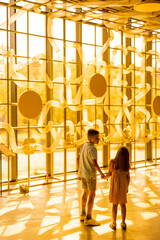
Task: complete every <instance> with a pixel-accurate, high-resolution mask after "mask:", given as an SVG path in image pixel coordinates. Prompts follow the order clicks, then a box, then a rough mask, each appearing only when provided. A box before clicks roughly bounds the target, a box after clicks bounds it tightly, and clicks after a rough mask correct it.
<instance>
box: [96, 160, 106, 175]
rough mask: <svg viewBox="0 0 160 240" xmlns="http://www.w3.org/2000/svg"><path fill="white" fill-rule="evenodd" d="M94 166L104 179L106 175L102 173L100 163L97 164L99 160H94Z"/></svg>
mask: <svg viewBox="0 0 160 240" xmlns="http://www.w3.org/2000/svg"><path fill="white" fill-rule="evenodd" d="M93 165H94V167H95V168H96V170H97V171H98V172H99V173H100V175H101V177H102V178H104V176H105V175H104V173H103V172H102V171H101V169H100V167H99V165H98V163H97V159H93Z"/></svg>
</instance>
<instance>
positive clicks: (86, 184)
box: [82, 178, 97, 191]
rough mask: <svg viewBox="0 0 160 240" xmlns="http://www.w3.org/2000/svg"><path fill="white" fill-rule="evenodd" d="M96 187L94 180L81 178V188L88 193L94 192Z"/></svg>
mask: <svg viewBox="0 0 160 240" xmlns="http://www.w3.org/2000/svg"><path fill="white" fill-rule="evenodd" d="M96 186H97V180H96V179H95V178H90V179H87V178H82V188H83V189H88V190H89V191H95V190H96Z"/></svg>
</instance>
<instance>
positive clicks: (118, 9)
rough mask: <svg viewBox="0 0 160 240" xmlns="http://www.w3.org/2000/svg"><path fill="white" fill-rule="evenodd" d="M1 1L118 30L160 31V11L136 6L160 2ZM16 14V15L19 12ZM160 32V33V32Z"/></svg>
mask: <svg viewBox="0 0 160 240" xmlns="http://www.w3.org/2000/svg"><path fill="white" fill-rule="evenodd" d="M6 1H7V0H4V2H3V0H2V1H1V2H0V5H8V6H9V7H11V8H17V9H19V11H21V10H25V11H34V12H36V13H39V14H46V15H48V16H49V17H50V18H64V19H67V20H72V21H76V22H83V23H91V24H98V25H100V26H106V27H108V28H111V29H114V30H116V31H118V30H121V31H123V32H125V33H129V34H134V35H136V34H137V35H149V34H150V32H153V33H154V34H157V33H158V32H160V11H155V12H138V11H135V10H134V7H135V6H136V5H137V4H139V3H142V2H143V4H144V3H146V2H147V3H148V2H158V3H159V4H160V1H153V0H151V1H148V0H117V1H114V0H107V1H105V0H101V1H94V0H89V1H85V0H82V1H80V0H66V1H64V0H62V1H59V0H36V1H35V0H34V1H33V0H30V1H26V0H25V1H21V0H18V1H15V2H13V3H12V4H8V3H6ZM15 17H16V16H15ZM158 35H159V34H158Z"/></svg>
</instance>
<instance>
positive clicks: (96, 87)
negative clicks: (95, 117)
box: [89, 73, 107, 97]
mask: <svg viewBox="0 0 160 240" xmlns="http://www.w3.org/2000/svg"><path fill="white" fill-rule="evenodd" d="M89 87H90V90H91V92H92V94H93V95H94V96H95V97H102V96H103V95H104V94H105V92H106V89H107V84H106V79H105V77H104V76H103V75H102V74H100V73H96V74H94V75H93V76H92V77H91V79H90V83H89Z"/></svg>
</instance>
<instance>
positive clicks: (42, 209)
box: [0, 166, 160, 240]
mask: <svg viewBox="0 0 160 240" xmlns="http://www.w3.org/2000/svg"><path fill="white" fill-rule="evenodd" d="M108 191H109V182H107V181H106V180H101V179H100V178H98V189H97V195H96V199H95V205H94V210H93V217H94V218H96V219H97V220H98V221H100V222H101V226H97V227H89V226H84V224H83V223H81V222H80V221H79V213H80V204H81V194H82V189H81V183H80V182H79V181H77V180H74V181H68V182H66V183H55V184H49V185H43V186H38V187H32V188H30V193H29V194H27V195H22V194H20V193H19V191H18V190H17V191H12V192H8V193H6V192H5V193H3V195H2V197H1V199H0V239H1V240H11V239H12V240H21V239H24V240H41V239H43V240H49V239H54V240H99V239H101V240H102V239H104V240H105V239H114V240H116V239H117V240H120V239H122V240H133V239H136V240H159V239H160V166H152V167H147V168H141V169H137V170H132V171H131V184H130V188H129V193H128V203H127V221H126V222H127V225H128V228H127V230H126V231H123V230H121V229H120V222H121V216H120V211H118V221H117V225H118V227H117V230H116V231H113V230H112V229H110V228H109V223H110V222H111V204H110V203H109V202H108Z"/></svg>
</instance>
